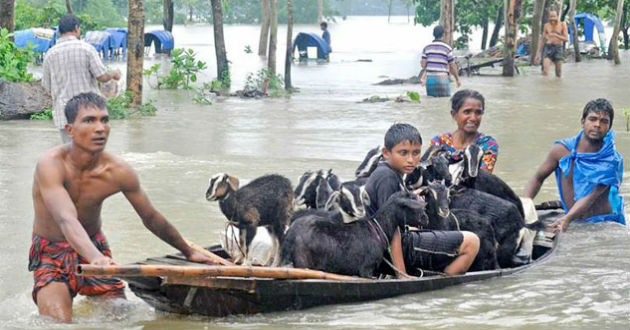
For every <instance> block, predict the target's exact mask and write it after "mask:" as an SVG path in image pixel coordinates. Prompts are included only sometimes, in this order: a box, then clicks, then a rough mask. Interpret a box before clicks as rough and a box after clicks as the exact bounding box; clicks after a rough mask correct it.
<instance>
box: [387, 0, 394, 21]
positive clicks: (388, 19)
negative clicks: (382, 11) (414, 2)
mask: <svg viewBox="0 0 630 330" xmlns="http://www.w3.org/2000/svg"><path fill="white" fill-rule="evenodd" d="M392 1H393V0H389V6H388V7H387V23H389V22H390V21H391V18H392Z"/></svg>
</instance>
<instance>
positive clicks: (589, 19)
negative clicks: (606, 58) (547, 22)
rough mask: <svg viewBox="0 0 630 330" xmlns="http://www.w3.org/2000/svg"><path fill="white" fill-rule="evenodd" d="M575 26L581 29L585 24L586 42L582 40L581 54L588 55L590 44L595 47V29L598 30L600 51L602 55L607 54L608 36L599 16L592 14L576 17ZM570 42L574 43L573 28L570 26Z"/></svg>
mask: <svg viewBox="0 0 630 330" xmlns="http://www.w3.org/2000/svg"><path fill="white" fill-rule="evenodd" d="M574 20H575V26H577V27H578V31H579V30H580V29H579V27H580V26H581V24H582V23H583V24H584V30H583V31H584V40H580V41H579V43H580V52H581V53H588V51H589V49H588V44H591V45H595V46H596V44H595V40H594V39H593V35H594V32H595V29H597V37H598V39H599V49H600V50H601V52H602V53H605V52H606V34H605V31H604V24H602V21H600V20H599V18H597V16H595V15H593V14H590V13H579V14H577V15H575V18H574ZM569 42H573V34H572V32H571V26H570V25H569Z"/></svg>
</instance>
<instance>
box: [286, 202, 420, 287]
mask: <svg viewBox="0 0 630 330" xmlns="http://www.w3.org/2000/svg"><path fill="white" fill-rule="evenodd" d="M424 207H425V203H424V202H421V201H420V200H419V199H418V198H417V197H416V196H415V195H414V194H412V193H408V192H398V193H396V194H394V195H392V196H391V197H390V198H389V199H388V200H387V202H386V203H385V205H383V206H382V207H381V209H380V210H379V211H378V212H377V213H376V215H375V216H374V217H373V218H367V217H364V218H362V219H359V220H358V221H355V222H352V223H348V224H346V223H339V222H337V221H331V220H330V219H328V218H327V217H323V216H320V215H317V214H311V215H306V216H304V217H302V218H300V219H296V220H295V221H294V222H293V224H292V225H291V227H289V230H288V231H287V233H286V236H285V240H284V242H283V245H282V265H287V266H288V265H292V266H293V267H298V268H310V269H318V270H322V271H327V272H332V273H338V274H345V275H354V276H361V277H371V276H373V274H374V271H375V270H376V269H377V267H378V265H379V264H380V263H381V261H382V260H383V257H384V254H385V252H386V251H387V249H388V247H389V242H390V241H391V239H392V237H393V236H394V233H395V231H396V228H400V227H404V226H405V225H407V224H409V225H412V226H419V225H421V224H425V225H426V222H427V218H426V214H425V213H424Z"/></svg>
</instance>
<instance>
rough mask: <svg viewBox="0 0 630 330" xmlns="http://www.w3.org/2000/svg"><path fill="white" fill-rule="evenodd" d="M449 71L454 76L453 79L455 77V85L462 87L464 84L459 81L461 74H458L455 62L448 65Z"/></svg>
mask: <svg viewBox="0 0 630 330" xmlns="http://www.w3.org/2000/svg"><path fill="white" fill-rule="evenodd" d="M448 70H449V71H450V72H451V74H452V75H453V77H455V83H456V84H457V87H459V86H461V85H462V83H461V82H460V81H459V73H458V72H457V71H458V69H457V64H455V61H451V62H450V63H449V64H448Z"/></svg>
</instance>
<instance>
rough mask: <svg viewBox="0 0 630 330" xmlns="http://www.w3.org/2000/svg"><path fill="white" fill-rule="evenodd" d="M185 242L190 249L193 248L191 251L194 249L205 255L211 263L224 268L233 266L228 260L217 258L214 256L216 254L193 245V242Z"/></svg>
mask: <svg viewBox="0 0 630 330" xmlns="http://www.w3.org/2000/svg"><path fill="white" fill-rule="evenodd" d="M185 241H186V243H188V245H189V246H190V247H191V248H193V249H195V250H197V251H199V252H201V253H202V254H203V255H205V256H206V257H208V258H210V259H212V261H213V262H214V263H217V264H219V265H224V266H234V263H233V262H230V261H229V260H225V259H223V258H221V257H219V256H218V255H216V254H214V253H212V252H210V251H208V250H206V249H205V248H204V247H203V246H200V245H198V244H195V243H193V242H191V241H189V240H187V239H185Z"/></svg>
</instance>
